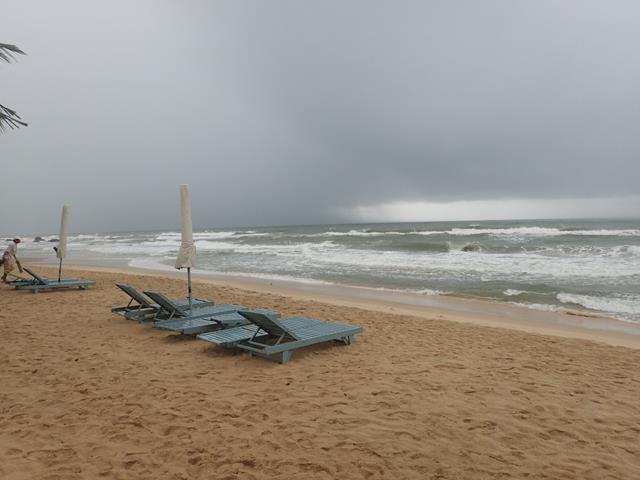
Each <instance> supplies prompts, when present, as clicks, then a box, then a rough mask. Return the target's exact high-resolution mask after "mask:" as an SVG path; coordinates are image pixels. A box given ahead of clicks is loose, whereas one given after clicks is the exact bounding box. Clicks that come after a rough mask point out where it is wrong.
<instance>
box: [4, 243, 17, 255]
mask: <svg viewBox="0 0 640 480" xmlns="http://www.w3.org/2000/svg"><path fill="white" fill-rule="evenodd" d="M17 252H18V245H17V244H16V242H11V243H9V245H7V249H6V250H5V251H4V253H8V254H9V255H13V256H14V257H15V256H16V253H17Z"/></svg>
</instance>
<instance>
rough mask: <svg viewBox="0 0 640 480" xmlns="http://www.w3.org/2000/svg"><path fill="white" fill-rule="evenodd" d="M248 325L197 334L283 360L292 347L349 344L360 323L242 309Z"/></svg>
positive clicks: (214, 341)
mask: <svg viewBox="0 0 640 480" xmlns="http://www.w3.org/2000/svg"><path fill="white" fill-rule="evenodd" d="M238 313H239V314H240V315H242V316H243V317H245V318H246V319H247V320H249V321H250V322H251V323H253V325H252V326H251V327H239V328H233V329H230V330H223V331H220V332H210V333H204V334H201V335H198V338H199V339H201V340H205V341H208V342H211V343H215V344H218V345H223V346H226V347H236V348H240V349H242V350H245V351H247V352H249V354H250V355H257V356H259V357H262V358H266V359H267V360H275V361H279V362H280V363H287V362H288V361H289V360H290V359H291V355H292V354H293V351H294V350H296V349H298V348H302V347H306V346H309V345H314V344H316V343H322V342H328V341H332V340H335V341H340V342H343V343H345V344H346V345H349V344H351V343H352V342H353V340H354V336H355V335H356V334H357V333H361V332H362V328H361V327H357V326H354V325H349V324H346V323H333V322H325V321H322V320H316V319H313V318H307V317H289V318H284V319H281V320H277V319H272V318H269V317H267V316H265V315H263V314H261V313H260V312H256V311H250V310H249V311H242V312H238Z"/></svg>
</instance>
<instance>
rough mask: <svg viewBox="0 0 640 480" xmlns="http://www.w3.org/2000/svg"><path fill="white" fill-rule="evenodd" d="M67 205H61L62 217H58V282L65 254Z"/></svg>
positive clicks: (67, 219)
mask: <svg viewBox="0 0 640 480" xmlns="http://www.w3.org/2000/svg"><path fill="white" fill-rule="evenodd" d="M68 227H69V207H68V206H67V205H64V206H63V207H62V217H61V218H60V236H59V240H58V249H57V250H56V257H58V258H59V259H60V266H59V267H58V283H59V282H60V276H61V275H62V259H63V258H64V257H66V256H67V233H68V231H69V228H68Z"/></svg>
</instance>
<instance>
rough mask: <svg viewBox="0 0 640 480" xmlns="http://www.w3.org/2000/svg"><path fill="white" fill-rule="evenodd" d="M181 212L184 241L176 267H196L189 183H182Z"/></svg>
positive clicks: (181, 244)
mask: <svg viewBox="0 0 640 480" xmlns="http://www.w3.org/2000/svg"><path fill="white" fill-rule="evenodd" d="M180 214H181V217H182V241H181V243H180V251H179V252H178V258H177V259H176V268H177V269H178V270H179V269H181V268H191V267H195V261H196V246H195V244H194V243H193V224H192V222H191V197H190V196H189V185H180Z"/></svg>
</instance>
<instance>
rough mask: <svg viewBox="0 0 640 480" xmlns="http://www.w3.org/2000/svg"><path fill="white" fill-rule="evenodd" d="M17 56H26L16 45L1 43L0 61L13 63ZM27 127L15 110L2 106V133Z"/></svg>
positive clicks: (0, 105)
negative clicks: (8, 129)
mask: <svg viewBox="0 0 640 480" xmlns="http://www.w3.org/2000/svg"><path fill="white" fill-rule="evenodd" d="M16 55H26V54H25V53H24V52H23V51H22V50H20V49H19V48H18V47H16V46H15V45H9V44H8V43H0V60H3V61H5V62H7V63H11V61H12V60H14V59H15V58H16ZM26 126H27V124H26V123H25V122H23V121H22V120H21V119H20V115H18V113H17V112H16V111H15V110H12V109H10V108H9V107H5V106H4V105H2V104H0V133H2V132H3V131H5V130H6V129H7V128H10V129H11V130H13V129H16V128H20V127H26Z"/></svg>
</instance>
